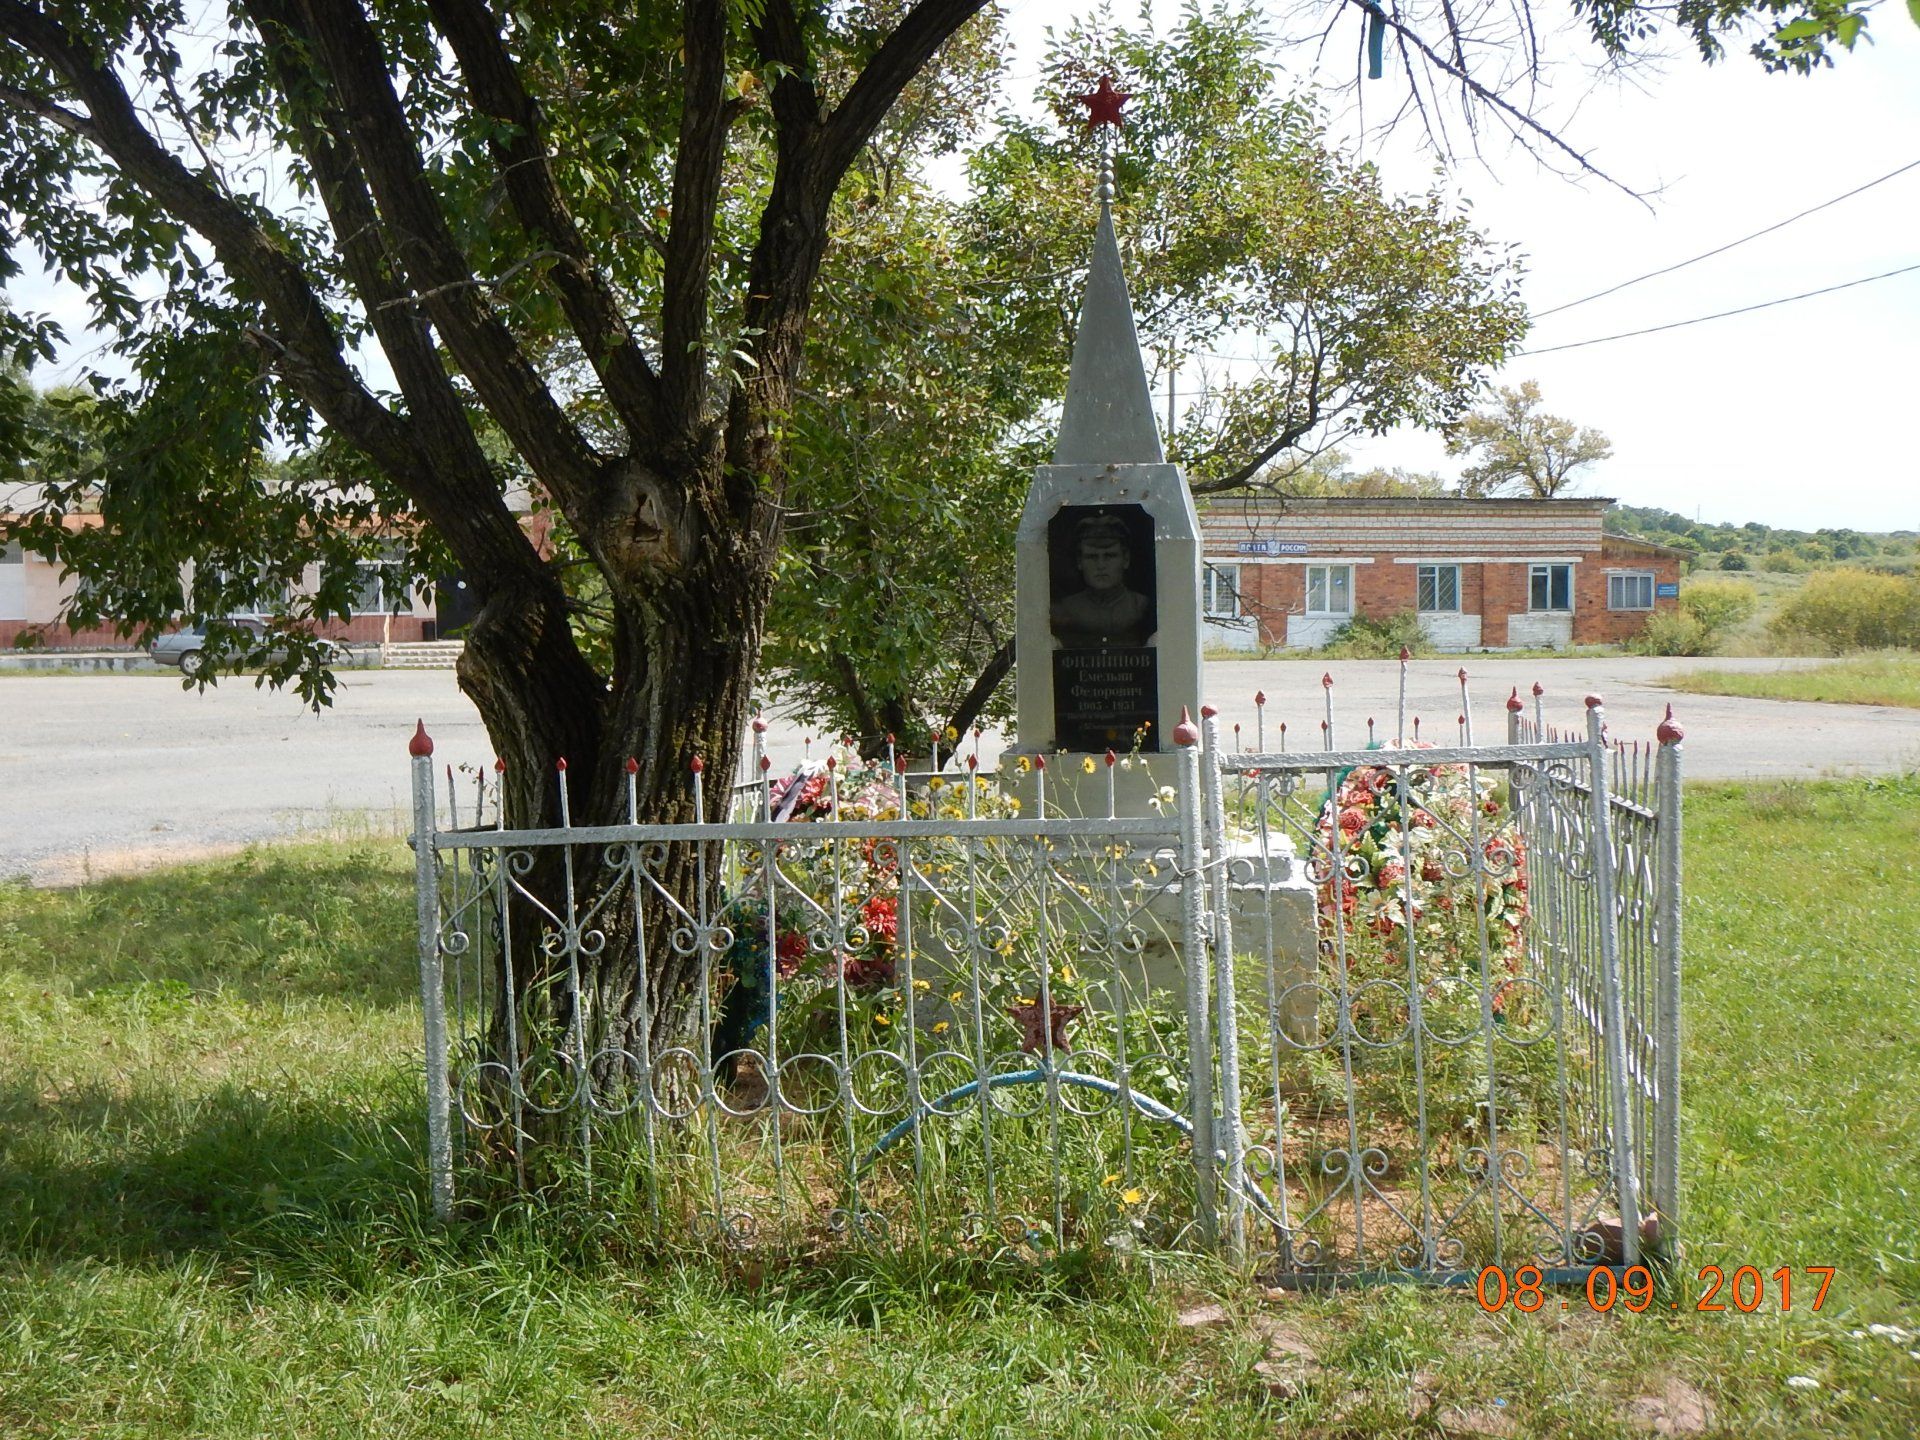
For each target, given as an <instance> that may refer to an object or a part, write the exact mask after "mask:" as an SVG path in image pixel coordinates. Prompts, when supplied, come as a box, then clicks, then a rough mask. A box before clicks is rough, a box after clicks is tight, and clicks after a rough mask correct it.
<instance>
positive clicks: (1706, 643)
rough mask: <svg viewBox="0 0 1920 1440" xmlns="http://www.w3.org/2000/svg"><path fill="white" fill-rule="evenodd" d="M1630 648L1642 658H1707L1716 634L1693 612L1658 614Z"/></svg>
mask: <svg viewBox="0 0 1920 1440" xmlns="http://www.w3.org/2000/svg"><path fill="white" fill-rule="evenodd" d="M1627 648H1628V649H1630V650H1632V651H1634V652H1636V653H1637V654H1641V655H1705V654H1707V653H1708V652H1709V651H1710V650H1712V649H1713V632H1712V631H1711V630H1709V629H1708V628H1707V627H1706V626H1705V625H1703V624H1701V623H1700V621H1699V620H1698V619H1697V618H1696V617H1695V616H1694V615H1693V614H1692V613H1691V612H1689V611H1686V610H1656V611H1654V613H1653V614H1651V615H1649V616H1648V617H1647V623H1646V626H1645V628H1644V629H1642V630H1641V632H1640V633H1639V634H1638V635H1636V636H1634V638H1633V639H1631V640H1629V641H1628V642H1627Z"/></svg>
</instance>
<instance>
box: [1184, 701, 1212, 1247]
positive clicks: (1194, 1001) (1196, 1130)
mask: <svg viewBox="0 0 1920 1440" xmlns="http://www.w3.org/2000/svg"><path fill="white" fill-rule="evenodd" d="M1173 743H1174V745H1175V747H1176V750H1177V753H1178V756H1179V762H1180V763H1179V777H1180V795H1179V800H1180V906H1181V916H1182V921H1183V923H1182V927H1181V932H1182V937H1183V940H1184V944H1183V946H1182V955H1181V958H1182V960H1183V962H1184V965H1183V968H1184V969H1185V971H1186V976H1185V979H1186V992H1187V1103H1188V1106H1189V1113H1188V1117H1187V1118H1188V1119H1189V1120H1191V1121H1192V1122H1193V1180H1194V1196H1193V1209H1194V1219H1195V1221H1196V1222H1197V1223H1198V1225H1199V1227H1200V1237H1201V1240H1202V1241H1203V1242H1204V1243H1205V1244H1206V1245H1208V1246H1209V1247H1211V1246H1212V1245H1213V1244H1214V1242H1215V1241H1216V1240H1217V1239H1218V1238H1219V1228H1220V1227H1219V1220H1218V1216H1217V1215H1216V1213H1215V1208H1214V1195H1215V1155H1214V1148H1213V1032H1212V1027H1211V1025H1210V1023H1209V1010H1210V1008H1211V1004H1210V994H1209V992H1210V989H1211V987H1210V986H1209V985H1208V983H1207V982H1208V966H1207V958H1208V951H1209V949H1210V948H1211V947H1210V946H1209V945H1208V943H1207V942H1208V935H1207V895H1206V883H1207V876H1206V853H1205V847H1204V842H1203V841H1202V838H1201V826H1202V813H1201V812H1202V807H1203V805H1204V803H1205V802H1204V800H1203V798H1202V795H1201V789H1200V727H1199V726H1197V725H1195V724H1194V723H1193V715H1192V713H1191V712H1190V711H1189V710H1188V709H1187V708H1186V707H1185V706H1182V707H1181V709H1180V723H1179V724H1178V725H1176V726H1174V727H1173Z"/></svg>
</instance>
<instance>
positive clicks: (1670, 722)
mask: <svg viewBox="0 0 1920 1440" xmlns="http://www.w3.org/2000/svg"><path fill="white" fill-rule="evenodd" d="M1653 733H1654V734H1655V735H1657V736H1658V737H1659V738H1660V743H1661V744H1662V745H1678V744H1679V743H1680V742H1681V741H1682V740H1684V739H1686V738H1687V732H1686V731H1684V730H1682V729H1681V728H1680V726H1679V723H1678V722H1677V721H1675V720H1674V718H1673V706H1671V705H1669V706H1667V713H1666V718H1664V719H1663V720H1661V722H1660V728H1659V729H1657V730H1655V731H1654V732H1653Z"/></svg>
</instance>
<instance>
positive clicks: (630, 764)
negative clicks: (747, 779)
mask: <svg viewBox="0 0 1920 1440" xmlns="http://www.w3.org/2000/svg"><path fill="white" fill-rule="evenodd" d="M760 758H761V759H762V760H764V759H766V758H767V757H766V756H764V755H762V756H761V757H760ZM639 773H640V762H639V761H638V760H636V759H634V758H633V756H631V755H629V756H628V757H627V774H629V775H638V774H639Z"/></svg>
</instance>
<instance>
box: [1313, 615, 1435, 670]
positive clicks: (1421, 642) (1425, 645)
mask: <svg viewBox="0 0 1920 1440" xmlns="http://www.w3.org/2000/svg"><path fill="white" fill-rule="evenodd" d="M1402 648H1405V649H1407V650H1409V651H1411V652H1412V653H1413V654H1415V655H1431V654H1433V653H1434V650H1433V642H1432V641H1431V640H1429V639H1428V638H1427V632H1426V631H1425V629H1423V628H1422V627H1421V624H1420V617H1419V615H1418V614H1416V613H1415V612H1414V611H1412V610H1401V611H1398V612H1396V613H1395V614H1392V615H1383V616H1370V615H1356V616H1354V617H1353V618H1352V619H1351V620H1349V621H1347V623H1346V624H1344V625H1342V626H1341V627H1340V628H1339V629H1338V630H1336V631H1334V632H1333V635H1332V638H1330V639H1329V640H1328V641H1327V643H1326V644H1325V645H1324V646H1322V647H1321V649H1320V652H1319V653H1320V654H1322V655H1325V656H1326V657H1328V658H1329V659H1333V660H1397V659H1399V658H1400V651H1401V650H1402Z"/></svg>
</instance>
